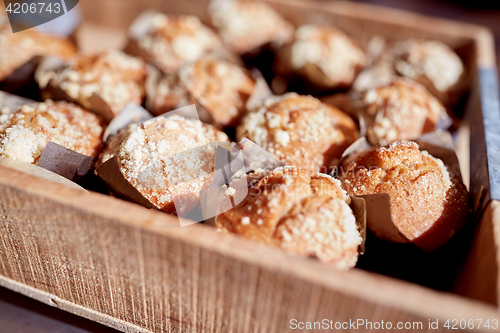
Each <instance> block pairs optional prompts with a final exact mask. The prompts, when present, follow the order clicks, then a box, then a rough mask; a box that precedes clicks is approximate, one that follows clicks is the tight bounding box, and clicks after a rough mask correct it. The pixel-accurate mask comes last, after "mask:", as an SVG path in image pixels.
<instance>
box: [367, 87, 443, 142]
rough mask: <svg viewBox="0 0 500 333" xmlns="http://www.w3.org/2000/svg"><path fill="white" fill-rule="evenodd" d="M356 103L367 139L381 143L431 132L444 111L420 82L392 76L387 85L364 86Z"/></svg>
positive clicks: (408, 138) (407, 138)
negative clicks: (364, 125) (365, 128)
mask: <svg viewBox="0 0 500 333" xmlns="http://www.w3.org/2000/svg"><path fill="white" fill-rule="evenodd" d="M358 106H360V107H361V109H360V111H361V114H362V116H363V117H364V119H365V122H366V125H367V136H368V139H369V141H370V142H372V143H373V144H382V145H385V144H389V143H391V142H394V141H400V140H412V139H416V138H418V137H420V136H421V135H422V134H424V133H427V132H432V131H434V130H435V128H436V125H437V123H438V121H439V118H440V115H442V114H446V109H445V108H444V106H443V105H442V104H441V102H440V101H439V100H438V99H437V98H435V97H434V96H433V95H432V94H431V93H429V92H428V91H427V89H425V87H424V86H422V85H420V84H418V83H416V82H414V81H411V80H409V79H405V78H394V79H393V80H392V82H391V83H390V84H388V85H385V86H382V87H378V88H374V89H370V90H368V91H367V92H365V93H363V94H362V95H361V99H360V101H359V105H358Z"/></svg>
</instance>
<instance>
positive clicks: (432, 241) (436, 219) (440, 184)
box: [338, 141, 469, 251]
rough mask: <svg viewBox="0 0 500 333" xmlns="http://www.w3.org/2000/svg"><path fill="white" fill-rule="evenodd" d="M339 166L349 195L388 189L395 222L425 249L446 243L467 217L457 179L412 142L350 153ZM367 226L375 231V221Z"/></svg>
mask: <svg viewBox="0 0 500 333" xmlns="http://www.w3.org/2000/svg"><path fill="white" fill-rule="evenodd" d="M339 170H340V171H339V173H338V177H339V179H340V181H341V184H342V188H343V189H344V190H346V191H347V193H348V194H349V195H368V194H376V193H388V194H389V195H390V207H391V208H390V209H391V216H392V221H393V224H394V226H395V227H396V228H397V230H398V231H399V232H400V233H401V234H402V235H403V236H404V237H405V238H406V239H408V240H409V241H411V242H413V243H414V244H416V245H417V246H418V247H420V248H421V249H423V250H425V251H432V250H434V249H436V248H438V247H440V246H442V245H443V244H445V243H446V242H447V241H448V240H449V239H450V238H451V237H452V236H453V235H454V234H455V232H457V231H458V230H459V229H460V228H461V227H462V226H463V225H464V224H465V222H466V220H467V215H468V210H469V203H468V195H467V190H466V188H465V186H464V184H463V183H462V181H461V179H460V178H459V176H458V175H454V174H453V173H452V172H451V171H450V170H449V169H448V168H447V167H446V166H445V165H444V164H443V162H442V161H441V160H439V159H437V158H434V157H433V156H431V155H430V154H429V153H427V152H426V151H420V150H419V146H418V144H416V143H415V142H408V141H401V142H395V143H392V144H391V145H389V146H384V147H378V148H371V149H368V150H365V151H361V152H357V153H354V154H352V155H350V156H349V157H347V158H346V159H345V160H344V162H343V163H342V165H341V168H340V169H339ZM368 227H369V228H370V229H371V230H372V231H374V230H375V232H376V233H377V231H376V230H377V229H378V228H377V226H370V224H369V225H368ZM383 234H384V230H381V231H380V232H379V234H378V235H377V236H382V235H383ZM391 241H392V240H391Z"/></svg>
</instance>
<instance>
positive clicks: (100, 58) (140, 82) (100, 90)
mask: <svg viewBox="0 0 500 333" xmlns="http://www.w3.org/2000/svg"><path fill="white" fill-rule="evenodd" d="M146 75H147V68H146V64H145V63H144V62H143V61H142V60H140V59H138V58H134V57H131V56H128V55H126V54H124V53H122V52H121V51H116V50H110V51H105V52H102V53H99V54H78V55H76V56H74V57H72V58H71V59H69V61H68V63H67V65H66V66H64V67H62V68H60V69H57V70H55V71H49V72H47V73H44V75H43V77H42V78H41V79H40V82H39V84H40V86H41V87H42V88H43V87H45V86H46V85H47V84H49V83H50V85H51V86H53V87H55V88H59V89H61V90H62V91H64V92H65V93H66V94H67V95H68V96H69V98H71V99H73V100H75V101H77V102H78V103H79V104H81V105H82V106H83V107H85V108H86V109H88V110H91V111H95V112H96V113H101V112H102V111H101V110H99V108H100V106H99V105H96V104H95V103H92V102H91V101H90V98H91V97H92V96H93V95H97V96H99V97H100V98H101V99H102V100H103V101H104V102H105V103H106V104H107V105H108V106H109V109H110V110H111V112H112V115H113V116H116V115H117V114H118V113H120V112H121V111H122V110H123V109H124V108H125V106H126V105H127V104H128V103H134V104H138V105H141V104H142V102H143V100H144V97H145V94H146V93H145V88H144V85H145V81H146ZM42 95H43V96H44V97H45V98H54V97H57V96H53V94H52V93H51V92H49V91H45V92H43V93H42ZM106 120H108V121H109V120H111V119H106Z"/></svg>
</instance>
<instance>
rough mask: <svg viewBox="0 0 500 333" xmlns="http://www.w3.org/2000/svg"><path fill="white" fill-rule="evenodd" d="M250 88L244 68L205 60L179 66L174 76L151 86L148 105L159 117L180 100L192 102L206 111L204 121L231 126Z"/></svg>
mask: <svg viewBox="0 0 500 333" xmlns="http://www.w3.org/2000/svg"><path fill="white" fill-rule="evenodd" d="M254 86H255V81H254V79H252V77H251V76H250V73H248V72H247V71H246V70H245V69H244V68H242V67H239V66H237V65H234V64H232V63H229V62H226V61H222V60H216V59H211V58H206V59H201V60H198V61H196V62H194V63H191V64H187V65H185V66H183V67H182V68H181V69H180V70H179V73H178V74H176V75H169V76H165V77H164V78H163V79H161V80H160V81H159V82H158V83H157V84H156V85H154V86H153V87H151V88H152V89H151V93H150V92H148V94H149V95H150V96H151V101H148V106H150V110H151V112H152V113H153V114H156V115H159V114H162V113H165V112H167V111H171V110H173V109H175V108H176V106H178V105H179V104H180V103H181V102H182V101H186V100H189V101H195V102H197V103H198V104H199V105H200V106H202V108H203V109H205V110H206V111H207V112H208V116H209V118H210V119H206V120H207V122H210V123H213V124H214V125H216V126H218V127H226V126H235V125H237V124H238V122H239V120H240V118H241V117H242V116H243V114H244V113H245V111H246V108H245V105H246V102H247V100H248V98H249V97H250V95H251V94H252V92H253V90H254ZM148 88H149V87H148ZM148 98H149V96H148ZM203 120H205V119H203Z"/></svg>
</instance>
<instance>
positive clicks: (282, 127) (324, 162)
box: [237, 93, 358, 172]
mask: <svg viewBox="0 0 500 333" xmlns="http://www.w3.org/2000/svg"><path fill="white" fill-rule="evenodd" d="M237 137H238V138H239V139H241V138H243V137H247V138H248V139H250V140H252V141H254V142H255V143H256V144H258V145H259V146H261V147H263V148H264V149H266V150H268V151H269V152H271V153H274V154H276V156H278V158H280V159H281V160H282V161H283V163H285V164H289V165H294V166H298V167H301V168H306V169H308V170H311V171H313V172H318V171H321V172H328V171H329V170H330V169H331V168H332V167H333V166H334V165H335V163H336V161H337V159H339V158H340V157H341V155H342V153H343V152H344V150H345V149H346V148H347V147H348V146H349V145H350V144H351V143H353V142H354V141H355V140H356V139H357V138H358V132H357V129H356V124H355V123H354V121H353V120H352V119H351V118H350V117H349V116H348V115H346V114H344V113H343V112H342V111H340V110H338V109H337V108H334V107H331V106H329V105H327V104H323V103H321V102H320V101H319V100H318V99H316V98H313V97H311V96H302V95H298V94H296V93H288V94H285V95H283V96H279V97H276V96H274V97H271V98H268V99H267V100H266V101H265V102H264V105H263V106H262V107H261V108H260V109H258V110H256V111H254V112H250V113H248V114H247V115H246V116H245V118H243V120H242V123H241V125H240V126H239V127H238V129H237Z"/></svg>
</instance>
